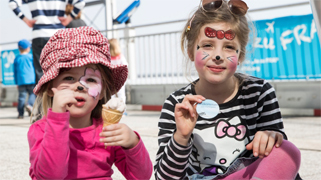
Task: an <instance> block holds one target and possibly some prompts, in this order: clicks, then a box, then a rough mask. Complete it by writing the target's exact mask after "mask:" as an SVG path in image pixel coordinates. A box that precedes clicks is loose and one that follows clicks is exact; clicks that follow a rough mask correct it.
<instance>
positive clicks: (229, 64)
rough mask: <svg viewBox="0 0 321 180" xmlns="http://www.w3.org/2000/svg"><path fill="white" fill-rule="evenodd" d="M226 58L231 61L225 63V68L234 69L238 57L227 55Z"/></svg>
mask: <svg viewBox="0 0 321 180" xmlns="http://www.w3.org/2000/svg"><path fill="white" fill-rule="evenodd" d="M226 59H227V60H229V61H230V62H231V63H227V68H230V69H231V70H233V71H236V68H237V62H238V57H237V56H229V57H227V58H226Z"/></svg>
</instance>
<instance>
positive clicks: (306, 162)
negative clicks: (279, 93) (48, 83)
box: [0, 108, 321, 180]
mask: <svg viewBox="0 0 321 180" xmlns="http://www.w3.org/2000/svg"><path fill="white" fill-rule="evenodd" d="M16 117H17V112H16V109H15V108H0V179H1V180H9V179H19V180H24V179H30V178H29V176H28V169H29V159H28V158H29V157H28V154H29V148H28V142H27V132H28V128H29V126H30V123H29V119H28V117H27V116H26V117H25V118H24V119H16ZM158 117H159V112H151V111H128V116H127V117H125V118H124V119H122V122H124V123H127V124H128V125H129V126H130V127H131V128H132V129H134V130H136V131H137V132H139V133H140V135H141V137H142V139H143V141H144V143H145V145H146V147H147V149H148V151H149V152H150V157H151V160H152V162H154V160H155V156H156V151H157V146H158V145H157V133H158V128H157V121H158ZM284 124H285V130H286V132H287V135H288V138H289V140H290V141H292V142H293V143H294V144H295V145H296V146H297V147H299V149H300V150H301V154H302V160H301V168H300V174H301V176H302V178H303V179H307V180H308V179H313V180H315V179H321V175H320V172H321V118H320V117H285V118H284ZM113 178H114V179H116V180H121V179H124V178H123V176H122V175H121V174H120V173H119V172H118V171H117V170H115V174H114V175H113ZM152 179H154V177H152Z"/></svg>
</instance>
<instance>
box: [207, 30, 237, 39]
mask: <svg viewBox="0 0 321 180" xmlns="http://www.w3.org/2000/svg"><path fill="white" fill-rule="evenodd" d="M205 36H207V37H209V38H215V37H216V38H217V39H223V38H225V39H227V40H233V39H234V38H235V33H234V31H232V30H231V29H230V30H227V31H225V32H224V31H223V30H218V31H217V30H215V29H213V28H210V27H206V28H205Z"/></svg>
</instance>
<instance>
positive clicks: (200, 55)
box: [195, 51, 209, 68]
mask: <svg viewBox="0 0 321 180" xmlns="http://www.w3.org/2000/svg"><path fill="white" fill-rule="evenodd" d="M208 56H209V54H208V53H206V52H204V51H196V54H195V66H196V68H197V67H203V66H204V65H205V63H206V61H204V60H205V59H206V58H207V57H208Z"/></svg>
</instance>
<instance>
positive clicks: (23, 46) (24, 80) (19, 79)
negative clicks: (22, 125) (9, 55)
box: [14, 39, 36, 119]
mask: <svg viewBox="0 0 321 180" xmlns="http://www.w3.org/2000/svg"><path fill="white" fill-rule="evenodd" d="M30 47H31V44H30V42H29V41H28V40H26V39H23V40H21V41H19V42H18V48H19V51H20V54H19V55H18V56H17V57H16V58H15V60H14V80H15V83H16V84H17V85H18V91H19V98H18V113H19V115H18V119H23V114H24V108H26V110H27V111H28V113H29V116H30V115H31V112H32V106H33V103H34V101H35V99H36V95H35V94H34V93H33V92H32V90H33V88H34V87H35V82H36V74H35V68H34V66H33V57H32V54H30V53H29V52H30ZM27 94H28V95H29V98H28V102H27V104H26V105H25V101H26V97H27Z"/></svg>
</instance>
